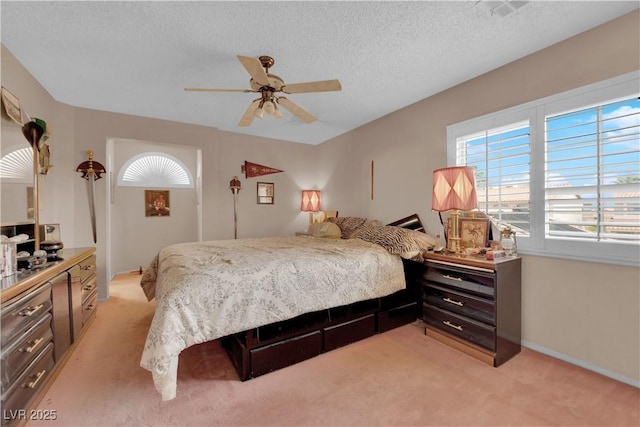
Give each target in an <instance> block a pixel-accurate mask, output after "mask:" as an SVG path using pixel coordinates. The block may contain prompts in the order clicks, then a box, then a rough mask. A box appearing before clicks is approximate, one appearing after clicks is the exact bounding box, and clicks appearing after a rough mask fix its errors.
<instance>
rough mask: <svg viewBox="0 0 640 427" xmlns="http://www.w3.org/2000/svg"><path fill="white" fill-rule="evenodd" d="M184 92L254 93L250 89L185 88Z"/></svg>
mask: <svg viewBox="0 0 640 427" xmlns="http://www.w3.org/2000/svg"><path fill="white" fill-rule="evenodd" d="M184 90H185V91H186V92H255V90H251V89H215V88H207V87H185V88H184Z"/></svg>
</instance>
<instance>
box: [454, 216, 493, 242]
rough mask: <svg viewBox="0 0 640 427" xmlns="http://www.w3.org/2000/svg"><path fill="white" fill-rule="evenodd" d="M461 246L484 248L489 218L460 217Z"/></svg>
mask: <svg viewBox="0 0 640 427" xmlns="http://www.w3.org/2000/svg"><path fill="white" fill-rule="evenodd" d="M460 238H461V239H462V248H486V247H487V244H488V243H489V242H488V239H489V220H488V219H486V218H460Z"/></svg>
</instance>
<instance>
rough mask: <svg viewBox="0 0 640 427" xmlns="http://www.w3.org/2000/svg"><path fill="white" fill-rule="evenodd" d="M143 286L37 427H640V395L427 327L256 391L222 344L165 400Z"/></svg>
mask: <svg viewBox="0 0 640 427" xmlns="http://www.w3.org/2000/svg"><path fill="white" fill-rule="evenodd" d="M139 278H140V276H138V275H122V276H118V277H117V278H116V279H115V280H114V281H113V282H112V283H111V287H110V292H111V298H110V299H109V300H108V301H106V302H104V303H101V304H100V305H99V307H98V311H97V317H96V319H95V321H94V322H93V324H92V325H91V327H90V329H89V330H88V331H87V333H86V334H85V336H84V337H83V338H82V340H81V341H80V342H79V343H78V345H77V346H76V348H75V350H74V352H73V354H72V355H71V357H70V359H69V361H68V363H67V364H66V365H65V367H64V369H63V370H62V371H61V372H60V375H59V376H58V378H57V379H56V381H55V382H54V383H53V385H52V386H51V388H50V389H49V391H48V392H47V393H46V395H45V396H44V398H43V399H42V400H41V402H40V404H39V406H38V408H39V409H46V410H55V412H56V420H49V421H30V422H29V423H28V424H27V426H30V427H32V426H47V427H53V426H66V427H71V426H390V425H394V426H404V425H413V426H427V425H430V426H436V425H437V426H453V425H456V426H460V425H464V426H614V425H615V426H638V425H640V403H639V402H640V390H639V389H637V388H634V387H632V386H630V385H627V384H623V383H620V382H617V381H614V380H611V379H609V378H606V377H603V376H601V375H598V374H596V373H593V372H590V371H587V370H584V369H582V368H579V367H576V366H573V365H570V364H568V363H565V362H562V361H559V360H556V359H553V358H551V357H548V356H545V355H542V354H540V353H537V352H534V351H531V350H528V349H523V351H522V353H520V354H519V355H518V356H516V357H515V358H514V359H512V360H510V361H509V362H507V363H505V364H504V365H502V366H501V367H499V368H493V367H490V366H487V365H485V364H483V363H481V362H479V361H477V360H475V359H472V358H470V357H469V356H466V355H464V354H462V353H460V352H458V351H456V350H454V349H452V348H450V347H447V346H445V345H443V344H441V343H439V342H437V341H435V340H433V339H431V338H429V337H426V336H425V335H424V329H423V327H422V325H421V323H420V322H416V323H414V324H412V325H406V326H403V327H400V328H397V329H394V330H392V331H389V332H386V333H384V334H380V335H377V336H374V337H371V338H368V339H366V340H363V341H360V342H358V343H354V344H351V345H348V346H346V347H343V348H340V349H337V350H334V351H332V352H330V353H326V354H323V355H320V356H317V357H314V358H313V359H310V360H307V361H305V362H302V363H299V364H297V365H294V366H291V367H288V368H285V369H282V370H280V371H277V372H273V373H270V374H268V375H264V376H262V377H259V378H255V379H252V380H249V381H246V382H241V381H239V380H238V376H237V374H236V372H235V370H234V368H233V365H232V363H231V362H230V360H229V358H228V357H227V355H226V353H225V352H224V350H223V349H222V348H221V347H220V344H219V342H218V341H214V342H211V343H206V344H202V345H197V346H193V347H191V348H189V349H187V350H185V351H184V352H183V353H182V354H181V355H180V362H179V370H178V389H177V397H176V398H175V399H174V400H172V401H168V402H162V401H161V400H160V395H159V394H158V393H157V392H156V391H155V389H154V387H153V383H152V380H151V374H150V373H149V372H148V371H146V370H144V369H143V368H141V367H140V366H139V362H140V355H141V353H142V348H143V345H144V340H145V336H146V332H147V329H148V327H149V324H150V322H151V319H152V317H153V311H154V304H153V303H148V302H146V300H145V298H144V295H143V293H142V290H141V289H140V287H139V285H138V281H139Z"/></svg>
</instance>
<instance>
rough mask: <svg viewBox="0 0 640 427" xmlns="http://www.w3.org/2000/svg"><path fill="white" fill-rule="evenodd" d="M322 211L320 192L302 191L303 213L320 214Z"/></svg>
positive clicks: (301, 206) (301, 207) (301, 208)
mask: <svg viewBox="0 0 640 427" xmlns="http://www.w3.org/2000/svg"><path fill="white" fill-rule="evenodd" d="M320 209H322V208H321V207H320V190H302V203H301V204H300V210H301V211H303V212H318V211H319V210H320Z"/></svg>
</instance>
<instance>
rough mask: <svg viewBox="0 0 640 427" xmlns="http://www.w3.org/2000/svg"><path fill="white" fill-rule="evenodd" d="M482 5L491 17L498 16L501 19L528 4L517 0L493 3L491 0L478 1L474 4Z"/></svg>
mask: <svg viewBox="0 0 640 427" xmlns="http://www.w3.org/2000/svg"><path fill="white" fill-rule="evenodd" d="M478 3H480V4H482V5H483V6H484V7H486V8H487V9H489V11H490V12H491V16H494V15H498V16H501V17H503V18H504V17H505V16H507V15H509V14H511V13H513V12H515V11H516V10H518V9H520V8H521V7H522V6H524V5H526V4H527V3H529V2H528V1H517V0H513V1H510V0H503V1H493V0H486V1H483V0H480V1H478V2H477V3H476V4H478Z"/></svg>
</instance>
